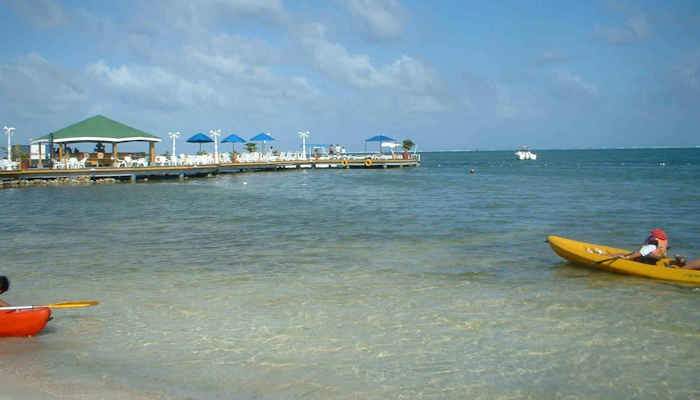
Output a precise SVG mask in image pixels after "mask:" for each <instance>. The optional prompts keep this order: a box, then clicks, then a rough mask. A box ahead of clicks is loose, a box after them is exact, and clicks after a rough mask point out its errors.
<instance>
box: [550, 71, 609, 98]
mask: <svg viewBox="0 0 700 400" xmlns="http://www.w3.org/2000/svg"><path fill="white" fill-rule="evenodd" d="M553 73H554V79H555V83H556V84H557V85H558V86H559V87H560V88H561V89H563V90H565V91H567V92H568V93H570V94H579V95H581V94H582V95H586V96H596V95H597V94H598V85H596V84H594V83H590V82H586V81H585V80H583V78H581V76H580V75H577V74H575V73H573V72H571V71H568V70H564V69H555V70H553Z"/></svg>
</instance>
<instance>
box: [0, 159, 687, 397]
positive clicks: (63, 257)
mask: <svg viewBox="0 0 700 400" xmlns="http://www.w3.org/2000/svg"><path fill="white" fill-rule="evenodd" d="M537 153H538V155H539V160H537V161H534V162H533V161H516V160H515V159H514V155H513V152H510V151H508V152H506V151H503V152H496V151H494V152H491V151H489V152H481V151H479V152H455V153H453V152H440V153H422V160H423V162H422V165H421V166H420V167H418V168H402V169H398V168H397V169H380V170H364V169H350V170H294V171H283V172H263V173H243V174H233V175H222V176H218V177H214V178H207V179H204V178H203V179H191V180H187V181H185V182H179V181H159V182H149V183H137V184H116V185H105V186H102V185H100V186H89V187H71V186H66V187H32V188H28V189H5V190H0V204H2V210H3V211H2V215H0V216H1V217H2V221H3V224H2V225H1V226H0V254H2V257H3V261H4V262H3V265H4V267H3V268H2V271H0V274H5V275H8V276H10V278H11V280H12V288H11V290H10V292H8V293H6V294H4V295H3V298H4V299H5V300H7V301H8V302H10V303H13V304H37V303H51V302H55V301H64V300H65V301H67V300H99V301H101V303H102V304H100V306H98V307H94V308H89V309H79V310H57V311H55V312H54V315H55V317H56V318H55V319H54V320H53V321H51V322H50V323H49V326H48V327H47V328H46V329H45V331H44V332H43V333H42V334H41V335H39V336H37V337H35V338H29V339H16V338H12V339H0V342H1V343H2V344H1V345H0V348H2V350H1V351H0V361H2V362H1V363H0V372H1V373H2V374H3V375H6V376H10V377H15V378H16V379H17V381H18V382H25V383H26V384H27V385H28V386H30V387H32V388H33V389H32V390H35V391H36V392H37V397H38V398H75V397H86V398H93V397H99V398H119V399H132V398H133V399H137V398H154V399H163V398H177V399H181V398H182V399H184V398H197V399H218V398H241V399H248V398H263V399H267V398H274V399H277V398H341V399H343V398H369V399H372V398H376V399H384V398H448V399H449V398H455V399H461V398H489V399H491V398H509V399H513V398H514V399H520V398H523V399H525V398H628V397H634V398H659V397H664V398H679V399H684V398H695V397H698V394H699V393H698V386H697V383H696V382H697V377H696V375H697V371H698V370H699V368H698V367H700V347H699V346H698V343H699V340H700V322H698V321H700V308H699V307H698V306H700V301H699V299H700V298H699V297H698V296H699V295H700V292H699V291H698V290H697V289H695V288H692V287H687V286H683V285H679V284H674V283H667V282H661V281H654V280H649V279H644V278H640V277H631V276H623V275H616V274H612V273H608V272H604V271H595V270H590V269H586V268H582V267H578V266H575V265H572V264H569V263H567V262H565V261H564V260H561V259H560V258H558V257H557V256H556V255H555V254H554V253H553V252H552V251H551V249H550V248H549V246H548V245H547V243H545V238H546V236H547V235H550V234H557V235H561V236H566V237H571V238H575V239H579V240H584V241H589V242H596V243H602V244H609V245H613V246H616V247H622V248H633V247H634V246H637V245H638V244H639V243H640V242H641V241H642V240H644V239H645V238H646V235H647V233H648V232H649V231H650V230H651V229H653V228H656V227H660V228H663V229H665V230H666V232H667V233H668V234H669V236H670V245H671V246H672V250H671V251H672V252H677V253H682V254H685V255H687V256H689V257H690V258H693V257H700V227H699V226H698V221H700V218H699V216H700V185H698V182H700V151H699V150H698V149H643V150H604V151H596V150H581V151H563V150H556V151H537ZM470 169H474V170H475V173H474V174H470V173H469V170H470ZM42 396H43V397H42Z"/></svg>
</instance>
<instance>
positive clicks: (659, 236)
mask: <svg viewBox="0 0 700 400" xmlns="http://www.w3.org/2000/svg"><path fill="white" fill-rule="evenodd" d="M651 236H653V237H655V238H657V239H661V240H667V239H666V232H664V231H662V230H661V229H658V228H656V229H654V230H653V231H651Z"/></svg>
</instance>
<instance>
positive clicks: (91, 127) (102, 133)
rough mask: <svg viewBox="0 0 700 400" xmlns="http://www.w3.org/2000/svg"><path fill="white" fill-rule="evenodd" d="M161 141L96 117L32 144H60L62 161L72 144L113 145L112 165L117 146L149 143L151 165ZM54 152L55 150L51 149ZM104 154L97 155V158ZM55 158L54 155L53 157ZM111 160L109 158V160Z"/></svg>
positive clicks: (116, 159) (115, 161)
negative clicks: (130, 143) (131, 143)
mask: <svg viewBox="0 0 700 400" xmlns="http://www.w3.org/2000/svg"><path fill="white" fill-rule="evenodd" d="M160 141H161V139H160V138H159V137H157V136H153V135H151V134H149V133H146V132H144V131H141V130H139V129H136V128H132V127H130V126H128V125H124V124H122V123H120V122H117V121H114V120H111V119H109V118H107V117H105V116H103V115H96V116H94V117H92V118H88V119H86V120H84V121H80V122H78V123H75V124H73V125H70V126H67V127H65V128H63V129H60V130H58V131H56V132H53V133H51V134H49V135H46V136H43V137H40V138H39V139H35V140H32V144H43V143H52V144H58V145H59V148H58V158H59V160H62V159H63V157H64V153H65V146H66V145H68V144H71V143H111V144H112V156H111V164H115V163H117V162H118V157H117V155H118V154H117V145H118V144H119V143H127V142H147V143H149V163H151V164H152V163H153V162H154V161H155V155H156V154H155V144H156V143H157V142H160ZM50 151H53V149H50ZM100 155H101V156H102V157H104V154H102V153H97V158H100V159H101V158H102V157H100ZM52 156H53V155H52ZM107 160H109V158H108V159H107Z"/></svg>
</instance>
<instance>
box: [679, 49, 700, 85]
mask: <svg viewBox="0 0 700 400" xmlns="http://www.w3.org/2000/svg"><path fill="white" fill-rule="evenodd" d="M674 69H675V71H676V72H677V74H678V77H679V80H680V81H681V83H682V85H684V86H686V87H687V88H690V89H694V90H700V50H696V51H695V52H693V53H692V54H690V55H689V56H688V57H687V58H686V60H685V62H684V63H683V64H680V65H678V66H676V67H675V68H674Z"/></svg>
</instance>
